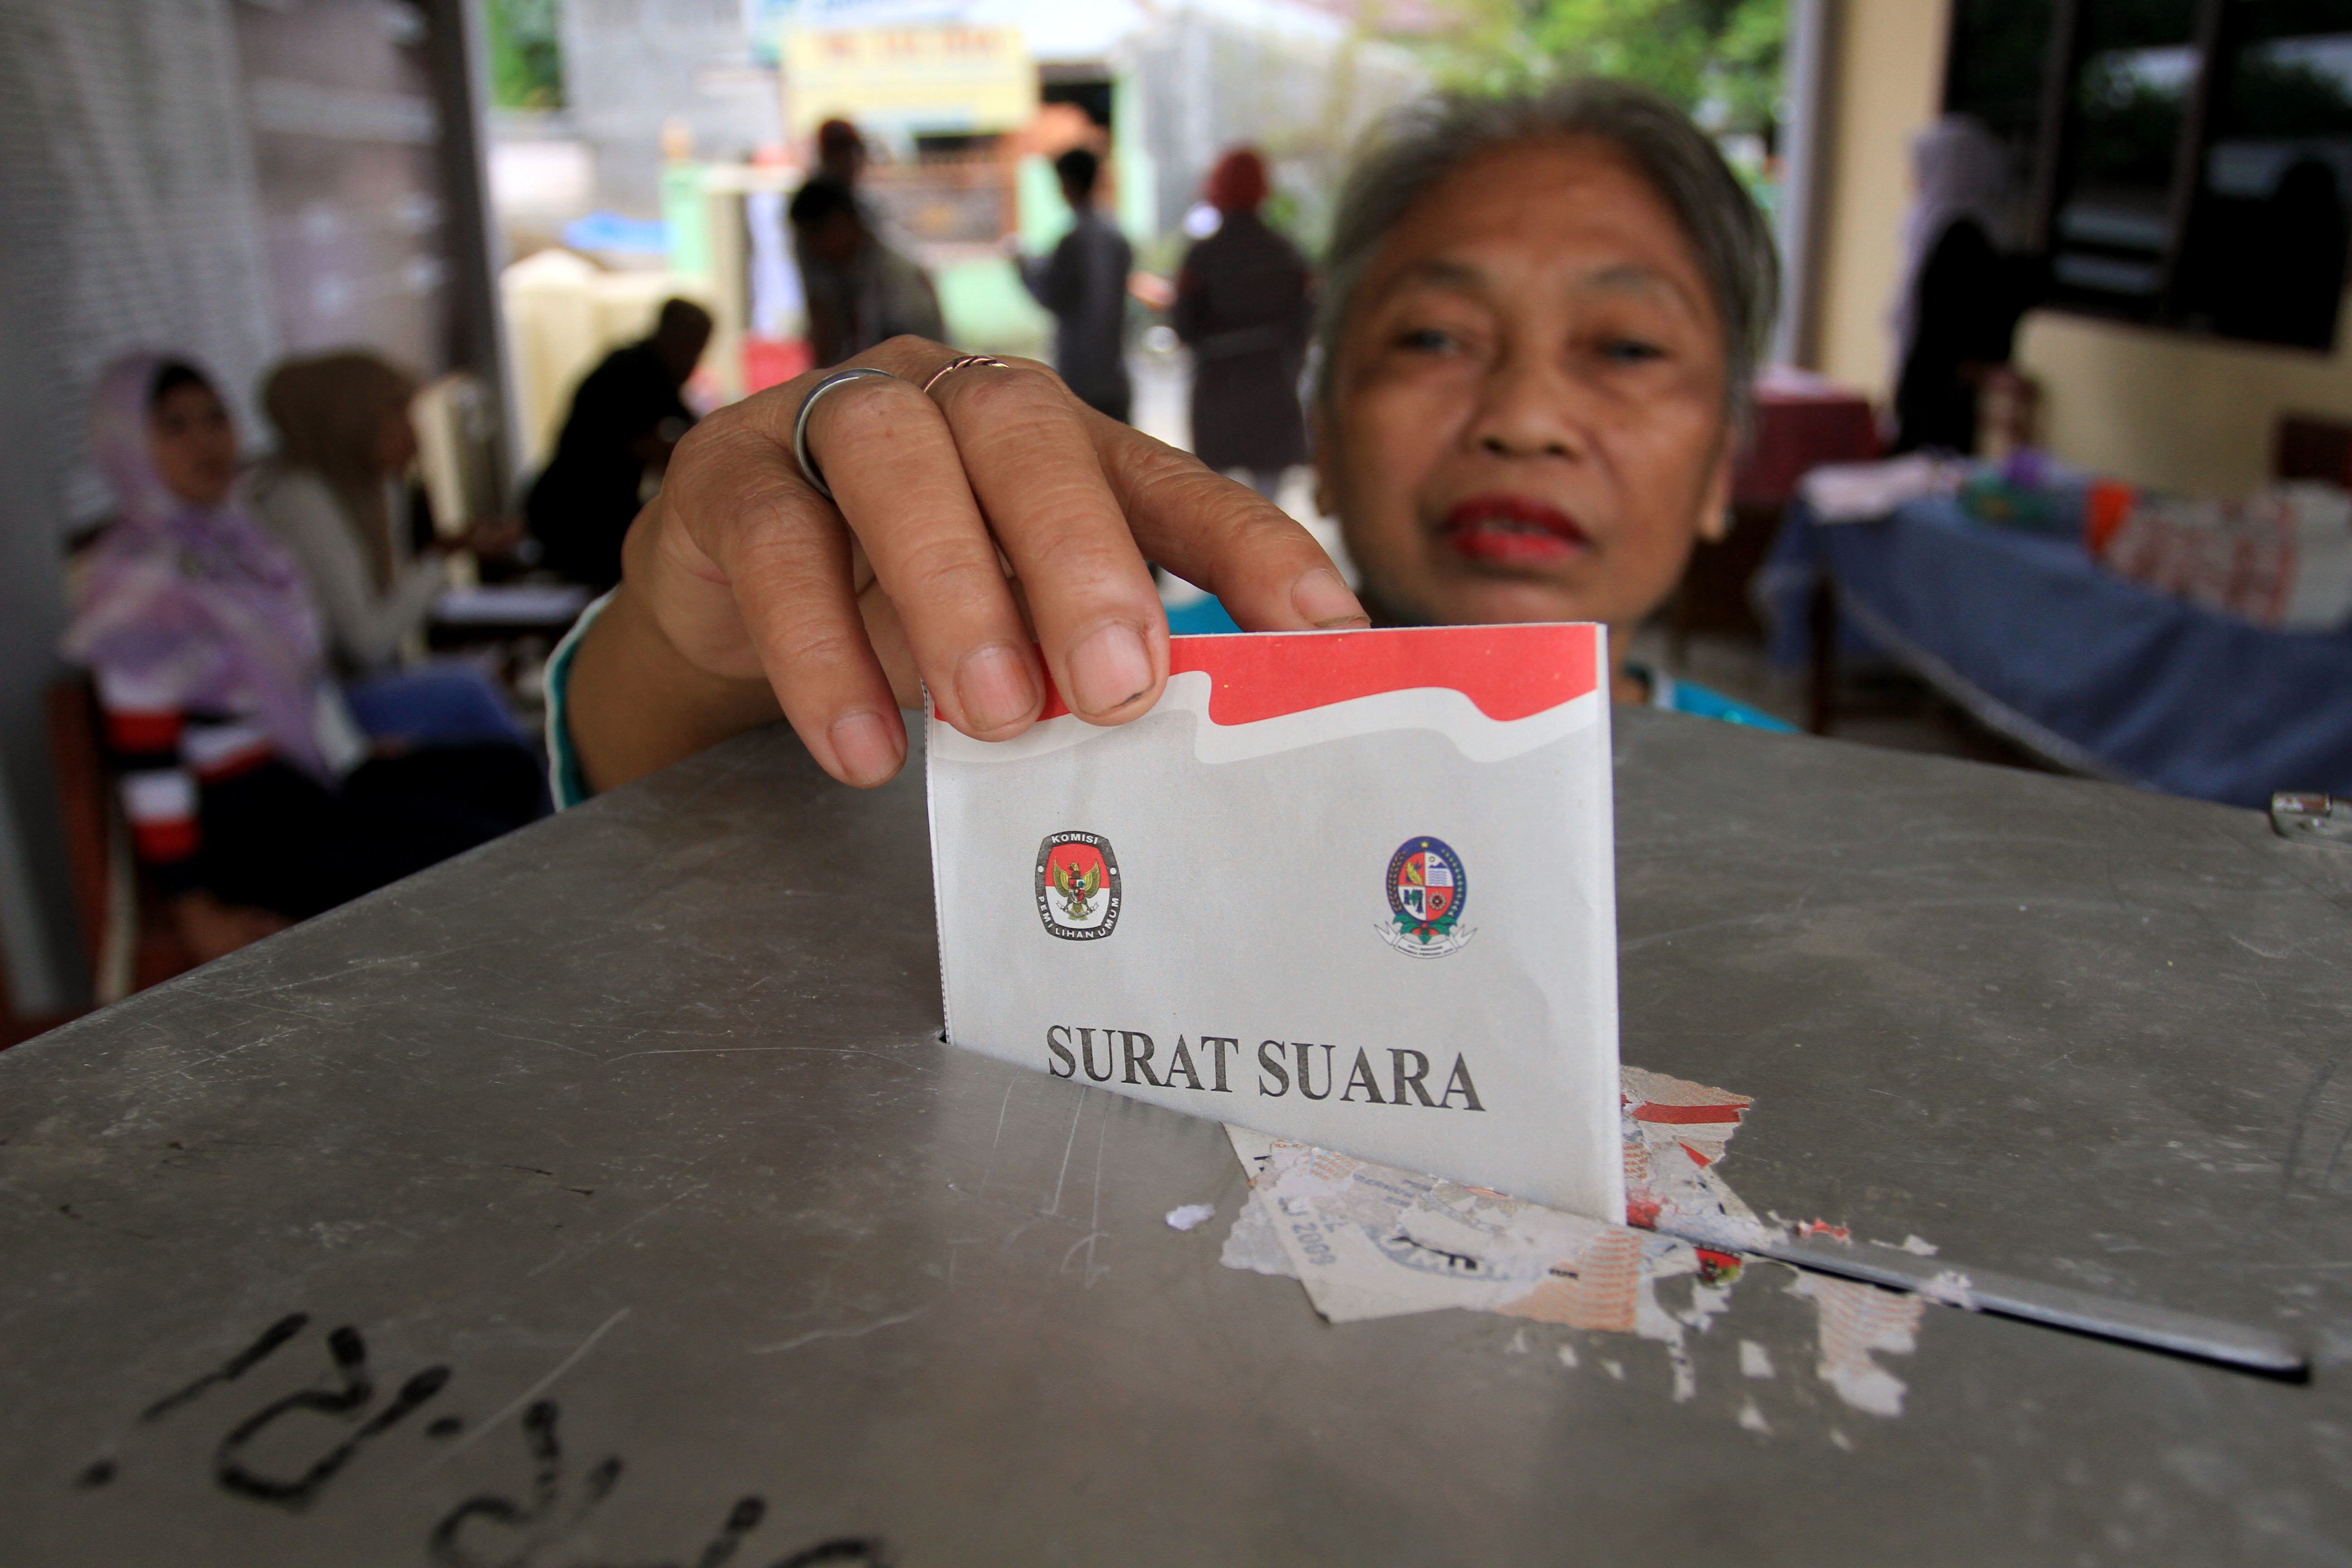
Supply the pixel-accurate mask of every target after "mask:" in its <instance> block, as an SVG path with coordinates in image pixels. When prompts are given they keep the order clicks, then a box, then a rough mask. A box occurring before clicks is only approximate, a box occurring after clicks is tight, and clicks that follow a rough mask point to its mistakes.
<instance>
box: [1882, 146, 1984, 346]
mask: <svg viewBox="0 0 2352 1568" xmlns="http://www.w3.org/2000/svg"><path fill="white" fill-rule="evenodd" d="M1911 174H1912V183H1913V184H1914V185H1915V186H1916V188H1917V193H1918V194H1917V195H1916V197H1915V198H1914V199H1913V201H1912V203H1911V211H1910V214H1909V216H1906V217H1905V219H1904V220H1903V271H1902V275H1901V277H1900V278H1899V279H1897V281H1896V283H1895V299H1894V300H1893V301H1892V303H1891V304H1890V306H1889V308H1888V310H1887V312H1886V324H1887V327H1888V328H1889V330H1890V331H1893V333H1894V335H1895V380H1897V381H1900V380H1901V379H1902V377H1903V362H1904V361H1905V360H1906V359H1908V358H1910V357H1911V340H1912V338H1913V336H1914V335H1915V334H1916V332H1917V331H1918V321H1917V320H1916V310H1917V308H1918V291H1919V275H1920V274H1921V273H1923V272H1925V271H1927V258H1928V257H1930V256H1932V255H1934V254H1935V250H1936V244H1937V241H1938V240H1940V239H1942V238H1943V237H1944V232H1945V231H1946V230H1947V229H1948V228H1950V227H1951V226H1952V225H1953V224H1955V223H1957V222H1958V221H1959V220H1960V219H1962V218H1973V219H1975V220H1976V222H1977V223H1978V224H1979V225H1981V226H1983V228H1984V231H1985V235H1986V237H1988V238H1990V240H1991V241H1992V245H1993V248H1994V249H1995V250H2007V249H2009V248H2010V247H2011V244H2012V243H2013V238H2012V237H2011V234H2010V231H2009V211H2008V209H2009V153H2008V152H2007V150H2005V149H2004V148H2003V147H2002V146H2001V144H2000V142H1998V141H1996V140H1994V138H1993V134H1992V132H1990V131H1988V130H1986V129H1985V127H1984V122H1983V121H1980V120H1979V119H1977V117H1976V116H1974V115H1972V114H1947V115H1945V116H1944V117H1943V118H1942V119H1941V120H1938V121H1936V122H1935V123H1934V124H1933V125H1929V126H1927V127H1924V128H1923V129H1922V130H1920V131H1919V132H1918V133H1917V134H1916V135H1915V136H1913V137H1912V138H1911Z"/></svg>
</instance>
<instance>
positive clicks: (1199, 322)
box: [1168, 257, 1209, 343]
mask: <svg viewBox="0 0 2352 1568" xmlns="http://www.w3.org/2000/svg"><path fill="white" fill-rule="evenodd" d="M1208 317H1209V291H1208V290H1207V289H1204V288H1202V285H1201V279H1200V275H1199V274H1197V273H1195V272H1194V271H1193V270H1192V258H1190V257H1186V258H1184V266H1183V268H1182V270H1181V271H1179V272H1178V273H1177V274H1176V302H1175V303H1174V304H1173V305H1171V306H1170V307H1169V309H1168V325H1169V326H1170V327H1171V328H1172V329H1173V330H1174V331H1175V333H1176V336H1177V338H1178V339H1179V340H1180V341H1181V342H1188V343H1193V342H1200V341H1201V339H1202V337H1203V336H1205V335H1206V334H1207V331H1208Z"/></svg>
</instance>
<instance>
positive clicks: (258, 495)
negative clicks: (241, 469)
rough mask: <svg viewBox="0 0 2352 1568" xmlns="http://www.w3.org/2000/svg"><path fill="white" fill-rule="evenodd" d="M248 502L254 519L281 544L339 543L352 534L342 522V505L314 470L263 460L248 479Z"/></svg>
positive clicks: (323, 479)
mask: <svg viewBox="0 0 2352 1568" xmlns="http://www.w3.org/2000/svg"><path fill="white" fill-rule="evenodd" d="M245 500H246V505H247V507H248V508H250V509H251V510H252V512H253V515H254V518H255V519H256V520H257V521H259V522H260V524H261V525H262V527H264V528H266V529H268V531H270V533H271V534H272V535H274V536H275V537H276V538H277V539H278V541H279V542H282V543H286V544H292V545H302V544H310V543H315V542H318V541H320V540H321V539H323V540H327V541H331V542H340V541H341V536H342V535H343V534H345V533H348V532H349V531H350V530H349V529H348V528H346V527H345V526H344V523H343V507H342V503H341V501H339V500H336V499H335V492H334V491H333V490H331V489H329V488H328V486H327V481H326V479H325V478H324V477H323V476H322V475H320V473H319V472H318V471H317V470H316V469H314V468H287V467H284V466H282V465H280V464H279V463H278V462H277V461H275V460H274V459H268V460H264V461H263V462H262V463H260V464H259V465H258V466H257V467H256V468H254V470H253V472H252V473H251V474H249V475H248V476H247V479H246V484H245Z"/></svg>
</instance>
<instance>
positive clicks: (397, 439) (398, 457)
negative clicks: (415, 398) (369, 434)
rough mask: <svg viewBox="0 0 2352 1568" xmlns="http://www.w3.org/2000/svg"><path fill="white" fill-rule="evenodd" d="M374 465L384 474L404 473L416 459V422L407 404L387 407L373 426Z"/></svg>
mask: <svg viewBox="0 0 2352 1568" xmlns="http://www.w3.org/2000/svg"><path fill="white" fill-rule="evenodd" d="M374 457H375V466H376V468H378V469H379V470H380V471H382V472H383V473H386V474H404V473H406V472H407V471H408V465H409V464H411V463H413V462H415V461H416V424H415V421H414V420H412V419H410V418H409V416H408V407H407V405H405V404H403V405H401V406H400V407H398V408H387V409H385V410H384V411H383V417H382V418H380V419H378V420H377V421H376V426H375V451H374Z"/></svg>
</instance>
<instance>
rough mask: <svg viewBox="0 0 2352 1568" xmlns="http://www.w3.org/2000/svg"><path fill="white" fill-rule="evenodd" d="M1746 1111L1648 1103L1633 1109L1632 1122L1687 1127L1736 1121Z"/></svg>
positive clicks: (1714, 1106)
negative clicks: (1703, 1123) (1705, 1123)
mask: <svg viewBox="0 0 2352 1568" xmlns="http://www.w3.org/2000/svg"><path fill="white" fill-rule="evenodd" d="M1746 1109H1747V1108H1746V1107H1745V1106H1739V1105H1659V1104H1657V1103H1656V1102H1654V1101H1650V1102H1645V1103H1643V1104H1641V1105H1637V1106H1635V1107H1634V1108H1633V1120H1634V1121H1663V1122H1665V1123H1667V1124H1668V1125H1669V1126H1674V1127H1687V1126H1689V1125H1691V1124H1692V1123H1694V1122H1700V1121H1738V1120H1739V1113H1740V1112H1741V1111H1742V1110H1746Z"/></svg>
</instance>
